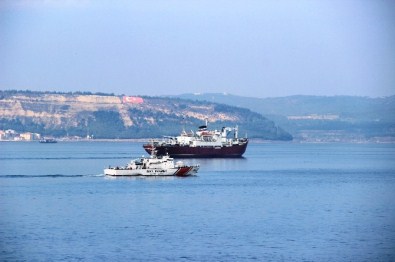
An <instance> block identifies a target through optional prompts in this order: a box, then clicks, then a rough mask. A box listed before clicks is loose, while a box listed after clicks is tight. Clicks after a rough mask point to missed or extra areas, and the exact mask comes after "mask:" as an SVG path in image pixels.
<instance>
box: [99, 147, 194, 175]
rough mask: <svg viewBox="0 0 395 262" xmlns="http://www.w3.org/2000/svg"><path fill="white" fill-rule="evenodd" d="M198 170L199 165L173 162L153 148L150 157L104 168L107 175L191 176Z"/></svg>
mask: <svg viewBox="0 0 395 262" xmlns="http://www.w3.org/2000/svg"><path fill="white" fill-rule="evenodd" d="M198 170H199V165H193V166H188V165H185V164H184V163H183V162H182V161H177V162H176V163H174V159H173V158H171V157H170V156H169V155H164V156H157V155H156V151H155V150H153V151H152V153H151V156H150V157H141V158H138V159H134V160H132V161H130V163H128V164H127V165H126V166H123V167H109V168H106V169H104V174H105V175H107V176H191V175H195V174H196V173H197V171H198Z"/></svg>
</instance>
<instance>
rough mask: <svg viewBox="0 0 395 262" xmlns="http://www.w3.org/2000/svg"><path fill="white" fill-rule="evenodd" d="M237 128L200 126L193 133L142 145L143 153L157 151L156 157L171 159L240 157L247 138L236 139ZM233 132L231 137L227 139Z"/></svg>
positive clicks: (183, 132)
mask: <svg viewBox="0 0 395 262" xmlns="http://www.w3.org/2000/svg"><path fill="white" fill-rule="evenodd" d="M238 131H239V130H238V126H236V127H234V128H231V127H223V128H222V130H208V129H207V121H206V125H203V126H200V127H199V129H198V130H197V131H196V132H195V133H194V132H193V131H191V132H186V131H185V130H183V131H182V132H181V134H180V135H179V136H175V137H171V136H168V137H165V138H164V139H163V140H152V141H151V142H150V143H148V144H144V145H143V147H144V149H145V151H147V152H148V153H151V152H152V150H154V149H155V150H157V152H158V155H165V154H169V155H170V156H171V157H241V156H242V155H243V154H244V152H245V151H246V148H247V145H248V138H238ZM231 132H233V137H228V135H229V133H231Z"/></svg>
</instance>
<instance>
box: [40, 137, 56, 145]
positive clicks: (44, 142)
mask: <svg viewBox="0 0 395 262" xmlns="http://www.w3.org/2000/svg"><path fill="white" fill-rule="evenodd" d="M57 142H58V141H56V140H55V139H54V138H43V139H40V143H43V144H53V143H57Z"/></svg>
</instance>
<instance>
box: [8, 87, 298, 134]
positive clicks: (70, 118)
mask: <svg viewBox="0 0 395 262" xmlns="http://www.w3.org/2000/svg"><path fill="white" fill-rule="evenodd" d="M206 119H207V121H208V123H209V126H210V128H213V129H220V128H222V127H223V126H235V125H238V126H239V134H240V136H243V135H244V134H248V137H250V138H262V139H270V140H291V139H292V136H291V135H290V134H289V133H287V132H286V131H284V130H283V129H282V128H280V127H278V126H276V125H275V123H274V122H273V121H270V120H268V119H267V118H265V117H263V116H262V115H261V114H258V113H255V112H253V111H251V110H249V109H245V108H239V107H234V106H231V105H224V104H218V103H212V102H206V101H192V100H186V99H181V98H165V97H147V96H143V97H126V98H125V97H123V96H116V95H113V94H102V93H95V94H93V93H89V92H84V93H81V92H76V93H71V92H70V93H59V92H33V91H15V90H8V91H7V90H6V91H0V129H3V130H4V129H14V130H16V131H20V132H37V133H41V134H42V135H52V136H55V137H60V136H80V137H85V136H87V135H90V136H93V137H95V138H155V137H161V136H163V135H177V134H179V133H180V131H181V130H182V129H183V128H185V129H186V130H190V129H193V130H194V129H195V128H196V127H197V126H199V125H202V124H203V123H204V122H205V121H206Z"/></svg>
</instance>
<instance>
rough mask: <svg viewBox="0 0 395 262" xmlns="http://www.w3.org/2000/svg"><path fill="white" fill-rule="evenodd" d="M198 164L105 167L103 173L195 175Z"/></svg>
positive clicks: (109, 174)
mask: <svg viewBox="0 0 395 262" xmlns="http://www.w3.org/2000/svg"><path fill="white" fill-rule="evenodd" d="M198 170H199V166H185V167H176V168H168V169H166V170H165V169H127V168H116V167H111V168H106V169H104V174H105V175H107V176H191V175H195V174H196V173H197V171H198Z"/></svg>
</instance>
